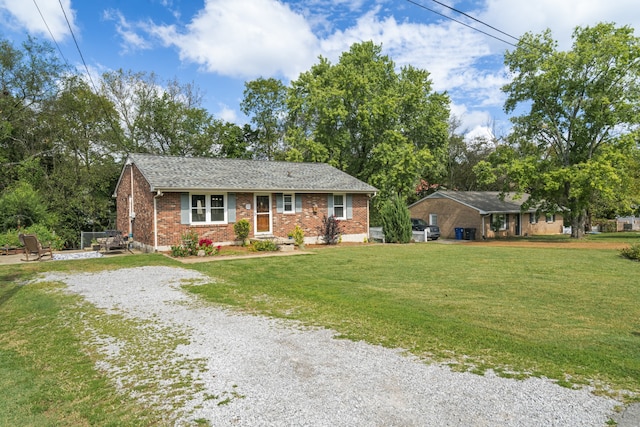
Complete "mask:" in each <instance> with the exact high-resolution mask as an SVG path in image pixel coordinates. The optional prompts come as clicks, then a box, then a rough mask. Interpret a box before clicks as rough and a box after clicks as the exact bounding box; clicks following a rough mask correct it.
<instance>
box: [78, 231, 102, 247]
mask: <svg viewBox="0 0 640 427" xmlns="http://www.w3.org/2000/svg"><path fill="white" fill-rule="evenodd" d="M100 237H107V232H106V231H81V232H80V249H86V248H90V247H91V241H92V240H93V239H99V238H100Z"/></svg>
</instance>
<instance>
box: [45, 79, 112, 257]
mask: <svg viewBox="0 0 640 427" xmlns="http://www.w3.org/2000/svg"><path fill="white" fill-rule="evenodd" d="M60 86H61V92H60V94H59V95H58V96H57V97H56V98H54V99H51V100H49V101H47V102H46V103H44V104H43V110H42V113H41V117H42V121H43V122H44V123H45V124H46V127H47V129H48V137H49V138H50V139H51V141H52V143H53V146H54V148H55V149H54V154H53V162H52V165H51V169H50V170H49V171H48V175H47V179H46V180H43V182H42V183H41V184H40V187H42V188H43V189H44V190H45V191H46V194H47V197H48V204H49V208H50V209H51V210H52V211H53V212H55V213H56V216H57V218H58V220H59V223H58V224H57V227H56V232H57V233H58V234H59V235H60V236H62V237H63V238H64V240H65V242H66V244H67V245H69V246H76V244H77V243H79V237H80V233H79V231H80V230H104V229H106V228H108V227H109V225H111V224H112V221H113V216H114V214H115V202H114V200H113V198H112V197H111V196H112V194H113V188H114V187H115V184H116V182H117V179H118V176H119V173H120V165H119V164H118V163H117V162H116V160H115V159H116V158H117V157H118V154H119V153H112V151H111V148H112V147H114V146H117V145H118V144H119V142H118V141H121V139H122V134H121V128H120V127H119V126H118V124H117V122H116V120H117V114H116V112H115V109H114V107H113V104H112V103H111V102H110V101H109V100H108V99H106V98H105V97H104V96H102V95H99V94H96V93H94V92H93V91H92V90H91V88H90V87H89V85H88V84H87V83H86V82H85V81H83V80H82V79H81V78H79V77H78V76H70V77H68V78H66V79H64V80H63V81H61V82H60Z"/></svg>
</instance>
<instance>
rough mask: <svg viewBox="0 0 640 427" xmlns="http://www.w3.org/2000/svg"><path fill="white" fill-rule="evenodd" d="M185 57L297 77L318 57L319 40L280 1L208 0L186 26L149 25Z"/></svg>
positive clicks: (207, 65)
mask: <svg viewBox="0 0 640 427" xmlns="http://www.w3.org/2000/svg"><path fill="white" fill-rule="evenodd" d="M146 29H147V31H148V32H149V34H152V35H154V36H156V37H158V38H159V39H160V40H161V41H162V43H163V44H164V45H165V46H174V47H175V48H177V49H178V52H179V56H180V59H181V60H183V61H189V62H194V63H197V64H200V65H201V66H202V67H203V68H204V69H205V70H206V71H209V72H213V73H218V74H221V75H226V76H233V77H242V78H255V77H258V76H265V77H269V76H283V77H287V78H292V77H296V76H297V74H298V73H299V72H300V71H303V70H304V68H305V67H307V66H308V64H309V63H310V62H311V61H312V59H313V56H314V54H315V52H316V51H317V39H316V37H315V36H314V35H313V32H312V31H311V28H310V26H309V25H308V23H307V22H306V21H305V19H304V17H303V16H301V15H299V14H297V13H295V12H293V11H292V10H291V9H290V8H289V7H288V6H287V5H286V4H284V3H281V2H279V1H274V0H252V1H251V0H232V1H228V0H206V1H205V7H204V9H202V10H201V11H200V12H199V13H198V15H197V16H195V17H194V18H193V20H192V21H191V22H190V23H189V24H188V25H187V26H186V28H184V29H179V28H177V27H176V26H175V25H152V24H149V25H147V27H146Z"/></svg>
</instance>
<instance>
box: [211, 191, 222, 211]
mask: <svg viewBox="0 0 640 427" xmlns="http://www.w3.org/2000/svg"><path fill="white" fill-rule="evenodd" d="M211 207H212V208H223V207H224V196H222V195H221V194H214V195H212V196H211Z"/></svg>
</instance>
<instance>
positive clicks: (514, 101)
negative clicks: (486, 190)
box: [480, 23, 640, 238]
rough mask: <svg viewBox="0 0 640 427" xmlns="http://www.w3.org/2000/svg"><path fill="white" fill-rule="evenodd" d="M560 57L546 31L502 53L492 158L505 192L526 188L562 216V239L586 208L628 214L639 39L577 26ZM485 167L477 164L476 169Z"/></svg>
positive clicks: (625, 30)
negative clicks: (499, 142) (506, 131)
mask: <svg viewBox="0 0 640 427" xmlns="http://www.w3.org/2000/svg"><path fill="white" fill-rule="evenodd" d="M573 40H574V41H573V46H572V48H571V50H569V51H560V50H558V47H557V43H556V42H555V41H554V40H553V39H552V37H551V33H550V31H548V30H547V31H545V32H543V33H542V34H539V35H534V34H530V33H528V34H525V35H524V36H523V37H522V38H521V39H520V41H519V42H518V45H517V47H516V48H515V49H514V50H513V51H511V52H507V53H506V55H505V64H506V66H507V67H508V68H509V70H510V72H511V73H512V76H513V80H512V81H511V83H509V84H507V85H505V86H504V87H503V90H504V92H505V93H506V95H507V100H506V103H505V110H506V111H507V112H508V113H512V112H514V111H516V110H517V111H524V112H523V113H522V114H521V115H519V116H516V117H514V118H512V122H513V125H514V126H513V133H512V135H511V136H510V138H509V142H508V145H507V146H504V147H500V149H498V150H497V151H496V153H495V155H494V159H493V164H494V166H496V167H495V168H494V169H493V172H494V173H496V174H497V175H498V176H501V177H503V178H506V179H505V181H504V182H506V183H508V186H506V188H505V190H517V191H526V192H529V193H531V195H532V197H531V199H530V202H529V204H538V205H539V206H540V208H541V209H543V210H553V209H563V208H566V209H568V210H567V211H565V217H566V218H567V219H568V220H569V221H570V224H571V225H572V236H573V237H576V238H579V237H582V236H583V235H584V231H585V223H586V220H587V216H588V212H589V210H590V208H591V207H592V205H593V204H594V203H595V202H596V201H597V202H598V203H617V204H619V205H622V207H624V206H625V205H626V206H627V207H628V205H629V203H630V196H631V194H630V193H629V192H628V188H629V187H628V180H629V175H628V174H629V173H630V170H629V167H628V166H629V165H630V162H628V160H627V158H628V156H629V155H630V154H631V153H632V150H637V142H638V125H639V123H640V39H638V38H637V37H635V36H634V34H633V29H632V28H630V27H626V26H625V27H615V26H614V25H613V24H606V23H603V24H598V25H596V26H593V27H578V28H576V30H575V31H574V33H573ZM486 166H487V165H486V164H483V165H481V168H480V169H482V168H484V169H485V171H486Z"/></svg>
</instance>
